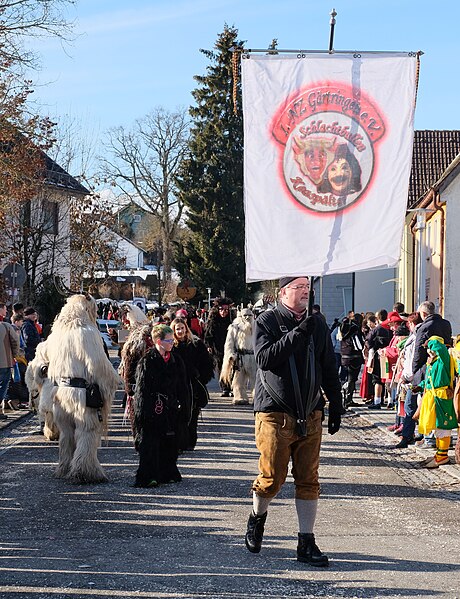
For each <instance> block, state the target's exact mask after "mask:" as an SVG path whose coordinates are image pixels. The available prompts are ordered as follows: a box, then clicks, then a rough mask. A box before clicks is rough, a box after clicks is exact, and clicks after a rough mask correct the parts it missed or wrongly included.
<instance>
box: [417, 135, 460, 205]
mask: <svg viewBox="0 0 460 599" xmlns="http://www.w3.org/2000/svg"><path fill="white" fill-rule="evenodd" d="M459 153H460V131H456V130H455V131H426V130H425V131H415V135H414V153H413V156H412V170H411V174H410V180H409V199H408V203H407V207H408V208H413V207H414V206H415V205H416V204H417V202H418V201H419V200H420V199H421V198H423V197H424V196H425V194H426V193H427V192H428V191H429V190H430V188H431V187H432V186H433V185H434V184H435V183H436V181H438V179H439V178H440V177H441V175H442V174H443V172H444V171H445V170H446V169H447V167H448V166H449V165H450V164H451V162H452V161H453V160H454V159H455V158H456V157H457V155H458V154H459Z"/></svg>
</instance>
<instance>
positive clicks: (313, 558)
mask: <svg viewBox="0 0 460 599" xmlns="http://www.w3.org/2000/svg"><path fill="white" fill-rule="evenodd" d="M297 561H299V562H303V563H305V564H310V566H317V567H318V568H325V567H326V566H329V558H328V557H327V555H324V553H322V552H321V551H320V549H319V547H318V545H317V544H316V543H315V535H314V534H313V533H300V532H299V543H298V545H297Z"/></svg>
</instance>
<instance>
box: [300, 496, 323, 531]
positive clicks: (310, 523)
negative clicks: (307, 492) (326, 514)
mask: <svg viewBox="0 0 460 599" xmlns="http://www.w3.org/2000/svg"><path fill="white" fill-rule="evenodd" d="M295 509H296V510H297V518H298V519H299V532H300V533H312V532H313V527H314V526H315V520H316V512H317V510H318V500H317V499H296V500H295Z"/></svg>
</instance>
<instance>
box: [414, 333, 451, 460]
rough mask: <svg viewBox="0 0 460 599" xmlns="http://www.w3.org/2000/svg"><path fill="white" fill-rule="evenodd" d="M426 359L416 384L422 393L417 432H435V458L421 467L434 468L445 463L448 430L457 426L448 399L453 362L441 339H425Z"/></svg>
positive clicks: (447, 447) (449, 398)
mask: <svg viewBox="0 0 460 599" xmlns="http://www.w3.org/2000/svg"><path fill="white" fill-rule="evenodd" d="M428 356H429V357H428V361H427V368H426V375H425V380H424V381H422V383H421V384H420V386H421V387H423V388H424V389H425V392H424V394H423V398H422V405H421V409H420V416H419V425H418V429H419V432H420V433H421V434H422V435H428V434H429V433H431V431H432V430H434V431H435V437H436V455H435V456H434V457H433V458H432V459H431V460H429V461H428V463H425V464H424V465H425V467H426V468H438V467H439V466H441V465H442V464H448V463H449V457H448V455H447V454H448V450H449V445H450V437H451V434H452V429H455V428H457V426H458V422H457V418H456V415H455V411H454V403H453V399H452V396H453V389H452V385H453V382H454V376H455V361H454V359H453V358H452V357H451V355H450V354H449V350H448V349H447V347H446V346H445V345H444V341H443V339H442V338H441V337H436V336H433V337H430V338H429V339H428Z"/></svg>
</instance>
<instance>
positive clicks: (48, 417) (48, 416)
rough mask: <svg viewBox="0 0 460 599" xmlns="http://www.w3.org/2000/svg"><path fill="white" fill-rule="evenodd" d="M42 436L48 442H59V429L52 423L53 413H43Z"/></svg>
mask: <svg viewBox="0 0 460 599" xmlns="http://www.w3.org/2000/svg"><path fill="white" fill-rule="evenodd" d="M43 436H44V437H45V439H48V441H59V429H58V427H57V426H56V423H55V422H54V417H53V412H45V421H44V424H43Z"/></svg>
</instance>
